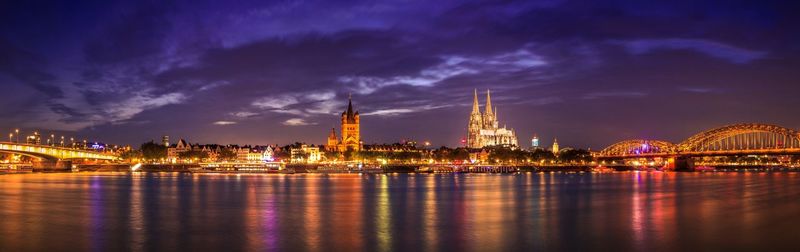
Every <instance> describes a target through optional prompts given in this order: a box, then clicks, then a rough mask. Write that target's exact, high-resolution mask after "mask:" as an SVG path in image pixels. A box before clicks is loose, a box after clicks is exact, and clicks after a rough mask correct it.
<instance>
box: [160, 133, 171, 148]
mask: <svg viewBox="0 0 800 252" xmlns="http://www.w3.org/2000/svg"><path fill="white" fill-rule="evenodd" d="M161 144H163V145H164V147H169V136H166V135H165V136H162V137H161Z"/></svg>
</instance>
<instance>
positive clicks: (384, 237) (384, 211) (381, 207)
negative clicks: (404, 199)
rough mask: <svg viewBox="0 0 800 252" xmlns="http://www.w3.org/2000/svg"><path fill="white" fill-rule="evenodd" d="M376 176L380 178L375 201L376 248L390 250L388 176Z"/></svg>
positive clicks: (390, 220)
mask: <svg viewBox="0 0 800 252" xmlns="http://www.w3.org/2000/svg"><path fill="white" fill-rule="evenodd" d="M378 178H379V179H380V186H379V187H378V188H379V189H378V201H377V202H376V208H377V209H378V211H377V215H378V216H376V218H377V224H378V225H377V226H378V228H377V232H378V250H380V251H390V250H391V248H392V211H391V204H390V202H389V177H387V176H378Z"/></svg>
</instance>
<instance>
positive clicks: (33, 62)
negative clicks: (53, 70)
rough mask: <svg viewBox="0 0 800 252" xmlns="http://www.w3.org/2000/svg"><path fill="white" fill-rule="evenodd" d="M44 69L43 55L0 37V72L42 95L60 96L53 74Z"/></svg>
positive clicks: (45, 67)
mask: <svg viewBox="0 0 800 252" xmlns="http://www.w3.org/2000/svg"><path fill="white" fill-rule="evenodd" d="M46 69H47V62H46V60H45V59H44V58H43V57H41V56H39V55H36V54H34V53H31V52H28V51H25V50H24V49H22V48H20V47H17V46H15V45H13V44H11V43H10V42H9V41H7V40H4V39H2V38H0V73H4V74H7V75H9V76H11V77H13V78H15V79H16V80H17V81H19V82H20V83H23V84H25V85H29V86H30V87H32V88H33V89H35V90H37V91H39V92H41V94H42V95H46V96H49V97H52V98H60V97H62V96H63V93H62V91H61V88H59V87H58V86H56V85H55V84H54V83H53V82H54V81H55V76H53V75H52V74H50V73H48V72H46V71H45V70H46Z"/></svg>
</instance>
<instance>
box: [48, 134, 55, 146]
mask: <svg viewBox="0 0 800 252" xmlns="http://www.w3.org/2000/svg"><path fill="white" fill-rule="evenodd" d="M50 139H51V140H50V142H51V143H53V146H56V134H50ZM48 145H49V144H48Z"/></svg>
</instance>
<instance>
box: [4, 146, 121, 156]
mask: <svg viewBox="0 0 800 252" xmlns="http://www.w3.org/2000/svg"><path fill="white" fill-rule="evenodd" d="M0 152H5V153H13V154H19V155H23V156H29V157H33V158H36V159H39V160H45V161H62V160H79V159H95V160H118V159H119V157H118V156H116V155H113V154H108V153H102V152H97V151H93V150H83V149H72V148H63V147H54V146H48V145H34V144H22V143H11V142H0Z"/></svg>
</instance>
